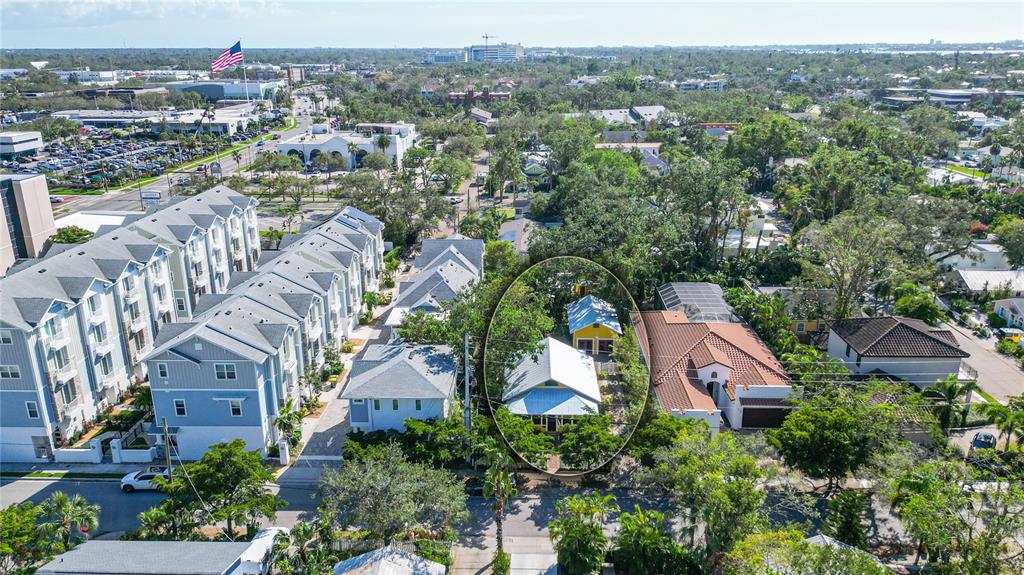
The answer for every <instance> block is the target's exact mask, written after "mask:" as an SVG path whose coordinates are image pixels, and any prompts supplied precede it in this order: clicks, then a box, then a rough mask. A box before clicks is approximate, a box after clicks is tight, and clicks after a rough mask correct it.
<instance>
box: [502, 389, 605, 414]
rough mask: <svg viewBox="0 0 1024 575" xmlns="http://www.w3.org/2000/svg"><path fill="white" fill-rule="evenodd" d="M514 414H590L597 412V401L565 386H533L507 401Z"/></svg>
mask: <svg viewBox="0 0 1024 575" xmlns="http://www.w3.org/2000/svg"><path fill="white" fill-rule="evenodd" d="M508 410H509V411H510V412H512V413H514V414H516V415H570V416H577V415H591V414H597V413H598V407H597V402H595V401H593V400H591V399H588V398H586V397H583V396H581V395H579V394H578V393H577V392H576V391H574V390H572V389H569V388H567V387H535V388H533V389H531V390H530V391H528V392H527V393H525V394H524V395H522V396H520V397H519V398H517V399H515V400H513V401H510V402H509V403H508Z"/></svg>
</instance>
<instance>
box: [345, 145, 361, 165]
mask: <svg viewBox="0 0 1024 575" xmlns="http://www.w3.org/2000/svg"><path fill="white" fill-rule="evenodd" d="M348 154H349V155H350V156H352V169H353V170H354V169H355V168H356V164H357V163H359V146H357V145H355V144H354V143H352V142H349V144H348Z"/></svg>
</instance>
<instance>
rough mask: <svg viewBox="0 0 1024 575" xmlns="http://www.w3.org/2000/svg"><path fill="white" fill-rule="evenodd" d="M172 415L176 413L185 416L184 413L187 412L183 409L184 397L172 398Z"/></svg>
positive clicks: (186, 413)
mask: <svg viewBox="0 0 1024 575" xmlns="http://www.w3.org/2000/svg"><path fill="white" fill-rule="evenodd" d="M174 415H177V416H178V417H185V416H186V415H188V412H187V411H186V410H185V400H184V399H175V400H174Z"/></svg>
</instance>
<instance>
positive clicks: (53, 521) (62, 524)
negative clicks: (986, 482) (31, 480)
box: [39, 491, 100, 552]
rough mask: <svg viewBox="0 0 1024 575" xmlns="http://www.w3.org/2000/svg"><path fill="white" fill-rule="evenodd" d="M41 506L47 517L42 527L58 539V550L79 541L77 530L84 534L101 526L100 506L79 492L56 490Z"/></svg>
mask: <svg viewBox="0 0 1024 575" xmlns="http://www.w3.org/2000/svg"><path fill="white" fill-rule="evenodd" d="M39 507H40V509H41V510H42V512H43V516H44V517H45V519H44V522H43V524H42V529H43V530H44V532H45V533H46V534H47V535H49V536H50V537H54V538H56V539H57V544H55V545H54V548H55V550H56V551H57V552H63V551H66V550H68V549H70V548H71V547H72V545H73V543H74V542H76V541H77V536H76V532H79V533H83V534H84V533H87V532H89V531H92V530H93V529H96V528H97V527H99V523H100V506H99V505H95V504H90V503H89V502H88V501H86V500H85V498H84V497H82V496H81V495H80V494H78V493H76V494H74V495H71V496H68V494H66V493H64V492H63V491H57V492H54V493H53V494H52V495H50V496H49V497H47V498H46V499H44V500H43V502H42V503H40V504H39Z"/></svg>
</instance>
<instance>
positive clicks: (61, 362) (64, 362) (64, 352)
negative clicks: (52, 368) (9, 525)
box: [53, 346, 71, 369]
mask: <svg viewBox="0 0 1024 575" xmlns="http://www.w3.org/2000/svg"><path fill="white" fill-rule="evenodd" d="M53 363H54V365H56V366H57V369H64V368H65V367H67V366H68V364H69V363H71V358H70V357H69V356H68V348H67V346H65V347H62V348H60V349H58V350H56V351H54V352H53Z"/></svg>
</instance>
